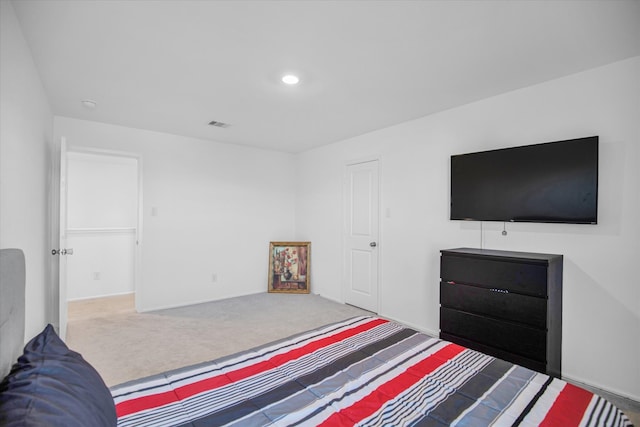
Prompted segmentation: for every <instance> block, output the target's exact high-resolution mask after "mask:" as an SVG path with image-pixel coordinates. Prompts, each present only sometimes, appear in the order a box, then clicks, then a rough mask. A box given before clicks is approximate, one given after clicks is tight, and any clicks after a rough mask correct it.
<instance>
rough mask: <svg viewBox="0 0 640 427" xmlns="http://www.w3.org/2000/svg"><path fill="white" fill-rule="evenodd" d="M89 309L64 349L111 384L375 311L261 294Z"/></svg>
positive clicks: (96, 304)
mask: <svg viewBox="0 0 640 427" xmlns="http://www.w3.org/2000/svg"><path fill="white" fill-rule="evenodd" d="M84 304H85V306H86V307H89V309H90V310H91V311H93V312H94V313H95V314H94V315H87V314H86V313H85V314H84V315H82V316H79V317H76V318H74V317H72V316H71V314H70V317H69V323H68V329H67V344H68V345H69V347H71V348H72V349H74V350H75V351H78V352H79V353H81V354H82V355H83V357H84V358H85V359H87V361H89V363H91V364H92V365H93V366H94V367H95V368H96V369H97V370H98V372H99V373H100V375H101V376H102V377H103V378H104V380H105V382H106V383H107V385H108V386H113V385H116V384H120V383H123V382H125V381H129V380H132V379H137V378H141V377H145V376H148V375H152V374H157V373H160V372H164V371H167V370H170V369H176V368H180V367H183V366H187V365H191V364H194V363H199V362H204V361H207V360H212V359H216V358H218V357H221V356H225V355H229V354H233V353H237V352H239V351H242V350H246V349H249V348H252V347H256V346H258V345H262V344H266V343H268V342H271V341H274V340H277V339H280V338H285V337H288V336H290V335H293V334H297V333H300V332H304V331H306V330H309V329H313V328H317V327H320V326H323V325H326V324H328V323H332V322H337V321H339V320H343V319H348V318H350V317H354V316H358V315H362V314H365V315H366V314H371V313H370V312H367V311H364V310H361V309H359V308H356V307H352V306H349V305H344V304H339V303H336V302H333V301H330V300H327V299H325V298H322V297H320V296H317V295H312V294H269V293H261V294H255V295H248V296H243V297H239V298H230V299H226V300H221V301H215V302H210V303H205V304H198V305H193V306H188V307H182V308H175V309H169V310H161V311H155V312H149V313H136V312H135V311H134V310H133V309H130V310H121V309H120V310H111V308H109V306H108V304H107V305H106V306H102V307H101V305H100V301H99V300H92V301H88V302H86V303H84ZM105 307H106V308H105Z"/></svg>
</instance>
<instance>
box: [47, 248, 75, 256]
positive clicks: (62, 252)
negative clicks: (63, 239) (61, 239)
mask: <svg viewBox="0 0 640 427" xmlns="http://www.w3.org/2000/svg"><path fill="white" fill-rule="evenodd" d="M51 255H73V248H69V249H51Z"/></svg>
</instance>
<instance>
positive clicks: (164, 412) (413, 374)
mask: <svg viewBox="0 0 640 427" xmlns="http://www.w3.org/2000/svg"><path fill="white" fill-rule="evenodd" d="M3 269H4V267H3ZM3 274H4V273H3ZM2 286H3V288H4V287H5V280H4V277H3V282H2ZM22 286H23V285H22ZM3 296H4V294H3ZM0 338H2V343H3V345H4V343H5V336H2V337H0ZM34 354H36V356H34ZM15 357H17V355H15V356H14V359H12V360H15ZM34 358H35V360H34ZM50 359H52V360H54V361H55V363H54V368H53V369H46V367H47V363H48V361H49V360H50ZM43 376H44V377H45V378H46V385H50V384H52V383H53V384H55V385H56V386H55V387H49V388H50V390H48V392H47V393H42V392H41V390H39V389H38V388H37V387H36V388H33V387H31V388H29V386H30V385H31V383H33V382H37V381H38V378H42V377H43ZM25 377H26V378H28V379H29V381H27V380H26V379H25ZM96 377H97V378H96ZM16 378H17V379H16ZM85 378H89V381H88V382H89V383H88V384H85V382H87V381H86V379H85ZM40 381H41V380H40ZM21 385H22V386H24V389H21ZM41 385H42V381H41ZM48 400H53V401H54V403H55V405H53V406H51V405H49V406H47V403H46V402H47V401H48ZM16 401H17V402H18V403H16ZM43 402H44V403H43ZM25 408H31V409H29V410H27V409H25ZM34 408H35V409H34ZM25 419H28V420H33V424H31V423H29V422H27V423H24V422H23V421H24V420H25ZM43 420H44V421H43ZM36 422H41V423H42V424H36ZM116 423H117V425H118V426H123V427H124V426H220V425H229V426H267V425H269V426H294V425H303V426H316V425H331V426H342V425H362V426H366V425H370V426H379V425H389V426H398V425H416V426H444V425H460V426H488V425H497V426H501V425H509V426H512V425H522V426H537V425H546V426H583V425H584V426H630V425H631V423H630V422H629V420H628V419H627V417H626V416H625V415H624V414H623V413H622V412H620V410H618V408H616V407H615V406H614V405H612V404H611V403H609V402H608V401H606V400H605V399H603V398H601V397H599V396H597V395H594V394H592V393H591V392H589V391H586V390H584V389H582V388H579V387H576V386H573V385H570V384H568V383H566V382H564V381H562V380H561V379H558V378H553V377H549V376H547V375H544V374H541V373H537V372H534V371H531V370H529V369H526V368H523V367H521V366H518V365H513V364H511V363H508V362H505V361H503V360H500V359H495V358H493V357H490V356H487V355H485V354H482V353H479V352H476V351H472V350H469V349H466V348H464V347H461V346H459V345H456V344H452V343H449V342H447V341H443V340H440V339H437V338H433V337H431V336H428V335H426V334H423V333H420V332H418V331H415V330H413V329H411V328H408V327H406V326H404V325H402V324H400V323H398V322H394V321H390V320H388V319H383V318H379V317H368V316H365V317H355V318H352V319H348V320H344V321H340V322H337V323H333V324H330V325H326V326H324V327H321V328H318V329H314V330H311V331H308V332H305V333H302V334H298V335H295V336H292V337H289V338H286V339H283V340H280V341H277V342H273V343H270V344H267V345H264V346H261V347H258V348H254V349H251V350H247V351H244V352H242V353H239V354H235V355H231V356H227V357H224V358H221V359H217V360H214V361H211V362H207V363H203V364H198V365H194V366H190V367H185V368H182V369H178V370H174V371H170V372H167V373H164V374H161V375H155V376H151V377H147V378H143V379H140V380H136V381H132V382H128V383H125V384H121V385H118V386H115V387H112V388H111V389H110V390H109V389H107V388H106V386H104V383H103V382H102V383H101V381H100V378H99V375H98V374H97V372H95V370H93V371H92V368H91V366H90V365H89V364H88V363H86V361H84V360H83V359H82V357H81V356H80V355H79V354H77V353H75V352H73V351H72V350H70V349H68V348H66V346H65V345H64V343H63V342H62V341H61V340H60V339H59V338H58V337H57V335H56V334H55V331H53V328H51V327H50V326H47V327H46V328H45V330H44V331H43V332H42V333H41V334H39V335H38V336H36V337H34V338H33V339H32V340H31V341H29V342H28V343H27V345H26V346H25V349H24V351H23V353H22V355H21V356H20V358H19V359H18V363H16V364H15V365H14V367H13V368H12V370H11V373H9V375H8V376H7V377H6V378H5V379H4V380H3V381H2V384H1V385H0V425H7V426H14V425H15V426H18V425H21V426H22V425H64V426H75V425H78V426H81V425H85V426H87V425H91V426H101V425H105V426H106V425H116Z"/></svg>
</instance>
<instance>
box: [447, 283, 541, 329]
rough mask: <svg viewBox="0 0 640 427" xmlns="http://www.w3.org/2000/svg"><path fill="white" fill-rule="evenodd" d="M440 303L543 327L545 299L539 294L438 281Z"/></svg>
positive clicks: (448, 306) (462, 309) (449, 306)
mask: <svg viewBox="0 0 640 427" xmlns="http://www.w3.org/2000/svg"><path fill="white" fill-rule="evenodd" d="M440 304H441V305H442V306H444V307H447V308H453V309H456V310H460V311H466V312H469V313H474V314H480V315H484V316H487V317H494V318H498V319H502V320H509V321H512V322H516V323H523V324H526V325H529V326H532V327H535V328H539V329H546V327H547V300H546V299H544V298H540V297H532V296H529V295H521V294H516V293H505V292H501V291H494V290H491V289H487V288H480V287H477V286H469V285H462V284H458V283H456V284H451V283H447V282H440Z"/></svg>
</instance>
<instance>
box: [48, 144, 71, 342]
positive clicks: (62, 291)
mask: <svg viewBox="0 0 640 427" xmlns="http://www.w3.org/2000/svg"><path fill="white" fill-rule="evenodd" d="M59 188H60V201H59V203H60V207H59V208H60V212H59V215H60V217H59V218H60V221H59V224H60V226H59V240H58V247H57V248H54V249H53V250H54V251H57V254H56V255H57V256H58V268H59V270H58V276H59V278H58V328H59V330H58V334H59V335H60V338H62V339H63V340H64V339H65V338H66V335H67V256H66V255H67V252H68V250H67V141H66V140H65V138H64V137H63V138H61V140H60V187H59ZM71 253H73V250H71Z"/></svg>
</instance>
